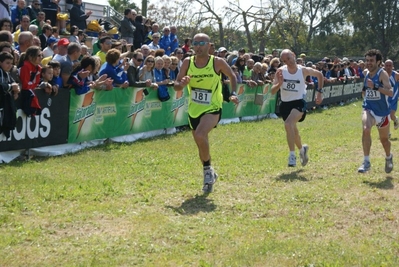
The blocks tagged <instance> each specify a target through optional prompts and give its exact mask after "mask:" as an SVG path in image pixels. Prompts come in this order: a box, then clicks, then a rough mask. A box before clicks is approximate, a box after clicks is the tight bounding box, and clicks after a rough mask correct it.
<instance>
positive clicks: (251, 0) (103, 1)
mask: <svg viewBox="0 0 399 267" xmlns="http://www.w3.org/2000/svg"><path fill="white" fill-rule="evenodd" d="M83 1H84V2H88V3H93V4H100V5H108V0H83ZM155 1H156V0H152V1H149V3H153V2H155ZM209 1H210V3H212V4H213V5H214V8H215V9H216V10H218V9H220V8H222V7H223V6H225V5H227V3H228V2H227V1H220V0H209ZM230 1H231V2H233V1H234V2H236V3H239V6H240V7H241V8H242V9H243V10H246V9H248V8H249V7H250V6H251V5H254V6H260V2H261V0H230ZM131 2H133V3H136V6H141V0H134V1H131ZM263 3H264V4H265V3H267V1H266V0H263Z"/></svg>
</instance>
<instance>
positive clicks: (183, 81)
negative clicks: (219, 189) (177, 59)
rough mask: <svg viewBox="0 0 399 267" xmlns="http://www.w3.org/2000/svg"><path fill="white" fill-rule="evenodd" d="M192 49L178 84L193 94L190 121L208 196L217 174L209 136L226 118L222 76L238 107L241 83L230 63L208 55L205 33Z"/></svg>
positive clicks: (196, 37) (232, 99)
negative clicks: (192, 53) (238, 88)
mask: <svg viewBox="0 0 399 267" xmlns="http://www.w3.org/2000/svg"><path fill="white" fill-rule="evenodd" d="M192 46H193V47H194V51H195V55H194V56H191V57H187V58H186V59H185V60H184V61H183V64H182V66H181V68H180V71H179V74H178V75H177V77H176V81H175V83H174V89H175V90H176V91H181V90H183V88H184V87H186V86H187V88H188V92H189V106H188V118H189V125H190V128H191V129H192V134H193V137H194V141H195V143H196V144H197V147H198V150H199V157H200V160H201V162H202V165H203V172H204V183H203V188H202V190H203V191H204V193H210V192H212V191H213V184H214V183H215V182H216V179H217V174H216V173H215V171H214V169H213V168H212V166H211V156H210V151H209V140H208V134H209V132H210V131H211V130H212V129H213V128H214V127H216V125H217V124H218V122H219V121H220V118H221V116H222V104H223V96H222V84H221V75H222V73H223V74H225V75H226V76H227V77H228V78H229V79H230V85H231V96H230V100H231V101H232V102H234V103H235V104H238V98H237V96H236V93H235V92H236V88H237V80H236V76H235V75H234V72H233V71H232V69H231V68H230V66H229V65H228V64H227V63H226V61H225V60H224V59H222V58H219V57H214V56H213V55H209V54H208V50H209V47H210V39H209V36H208V35H206V34H204V33H199V34H196V35H195V36H194V38H193V42H192Z"/></svg>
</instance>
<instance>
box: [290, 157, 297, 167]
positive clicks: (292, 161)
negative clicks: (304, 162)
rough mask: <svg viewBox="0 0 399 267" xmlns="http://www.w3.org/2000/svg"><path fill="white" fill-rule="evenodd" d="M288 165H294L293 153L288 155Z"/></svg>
mask: <svg viewBox="0 0 399 267" xmlns="http://www.w3.org/2000/svg"><path fill="white" fill-rule="evenodd" d="M288 167H296V156H295V155H289V157H288Z"/></svg>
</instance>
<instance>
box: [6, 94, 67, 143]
mask: <svg viewBox="0 0 399 267" xmlns="http://www.w3.org/2000/svg"><path fill="white" fill-rule="evenodd" d="M35 93H36V96H37V97H38V99H39V103H40V106H41V108H42V112H41V115H36V116H31V117H27V116H26V115H25V113H24V112H23V111H22V109H21V102H20V98H18V99H17V100H16V106H17V109H18V110H17V114H16V116H17V126H16V128H15V129H14V130H13V131H11V134H10V137H9V138H6V137H5V136H4V134H0V151H9V150H18V149H28V148H36V147H43V146H51V145H58V144H65V143H66V142H67V137H68V108H69V90H59V92H58V94H57V95H56V96H50V95H48V94H46V93H45V92H44V90H35Z"/></svg>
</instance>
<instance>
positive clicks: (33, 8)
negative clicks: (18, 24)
mask: <svg viewBox="0 0 399 267" xmlns="http://www.w3.org/2000/svg"><path fill="white" fill-rule="evenodd" d="M26 9H28V15H29V17H30V20H35V19H36V17H37V15H38V13H39V12H40V11H42V10H41V8H40V2H39V0H33V1H32V4H31V5H30V6H28V7H27V8H26Z"/></svg>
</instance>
